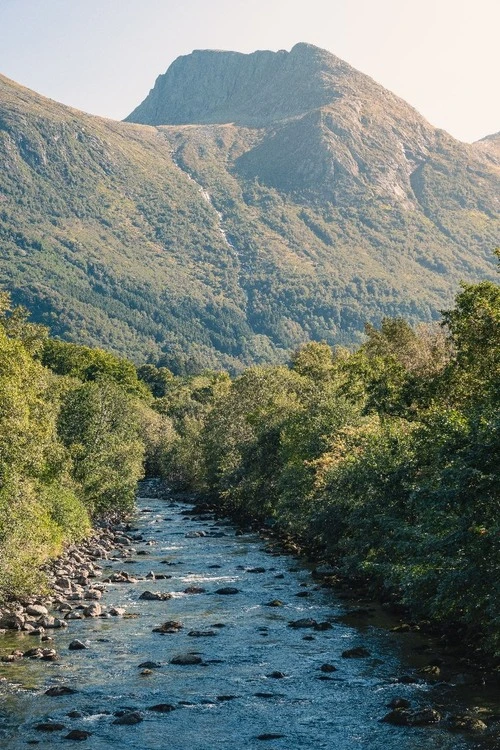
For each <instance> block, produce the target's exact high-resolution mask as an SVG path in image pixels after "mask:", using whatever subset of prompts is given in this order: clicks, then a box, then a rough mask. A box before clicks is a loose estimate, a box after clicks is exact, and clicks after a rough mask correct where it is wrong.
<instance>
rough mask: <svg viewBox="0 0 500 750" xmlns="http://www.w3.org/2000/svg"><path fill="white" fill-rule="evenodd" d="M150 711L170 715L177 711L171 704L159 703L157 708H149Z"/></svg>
mask: <svg viewBox="0 0 500 750" xmlns="http://www.w3.org/2000/svg"><path fill="white" fill-rule="evenodd" d="M148 711H155V712H156V713H158V714H168V713H170V712H171V711H175V706H172V704H171V703H157V704H156V705H155V706H149V707H148Z"/></svg>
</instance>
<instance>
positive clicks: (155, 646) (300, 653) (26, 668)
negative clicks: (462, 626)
mask: <svg viewBox="0 0 500 750" xmlns="http://www.w3.org/2000/svg"><path fill="white" fill-rule="evenodd" d="M186 507H187V506H186V505H185V504H182V503H177V502H171V501H170V500H168V499H167V500H160V499H156V498H139V499H138V512H137V516H136V520H135V522H134V524H133V526H134V529H135V528H137V529H138V530H139V531H140V533H141V534H142V535H143V537H144V541H141V542H137V543H134V549H136V550H137V551H140V550H144V551H147V552H148V554H147V555H144V556H136V555H135V554H133V555H132V559H133V560H134V562H133V563H130V562H128V563H127V564H124V560H123V559H122V560H119V561H118V560H117V561H114V562H108V561H102V563H101V564H102V565H103V566H104V576H105V575H106V574H107V573H109V572H110V571H117V570H120V569H123V570H127V572H129V573H130V574H137V575H138V576H144V575H146V574H147V573H148V572H149V571H151V570H152V571H155V572H158V573H160V572H161V573H164V574H167V575H170V576H172V577H171V578H169V579H168V580H156V581H149V580H142V581H140V582H138V583H135V584H123V583H121V584H108V586H107V589H108V590H107V593H105V595H104V598H103V604H105V605H106V606H111V605H117V606H124V607H126V609H127V612H128V613H129V614H137V615H138V616H137V617H132V618H113V619H111V620H109V619H87V620H81V621H72V622H71V623H70V626H69V628H67V629H66V630H65V631H57V632H56V634H55V636H54V638H55V647H56V648H57V651H58V653H59V654H60V659H59V660H58V661H57V662H54V663H40V662H37V661H31V660H28V659H24V660H21V661H19V662H15V663H13V664H2V665H1V666H0V678H1V679H0V700H1V703H0V748H2V750H18V749H19V748H26V747H27V746H29V745H31V744H36V746H37V747H38V748H40V749H41V750H49V749H52V748H55V747H58V746H68V745H69V746H71V744H72V743H71V742H69V741H68V740H66V739H64V736H65V735H66V734H67V732H68V730H70V729H84V730H87V731H90V732H92V735H91V737H89V738H88V739H87V740H86V741H85V742H82V743H81V744H82V746H83V747H88V748H91V750H105V749H106V750H108V749H110V748H111V749H114V748H116V749H118V748H120V749H121V748H126V749H128V750H167V748H168V750H188V749H189V750H222V749H223V748H231V750H235V749H239V748H258V747H273V748H279V749H280V750H299V749H300V750H307V748H315V750H318V749H319V748H329V749H330V750H333V749H335V750H357V749H358V748H363V749H364V750H472V748H481V750H482V749H483V748H490V749H492V748H494V747H498V746H497V745H495V743H494V742H493V741H492V738H491V737H490V738H488V736H486V735H472V734H457V733H452V732H450V731H448V730H447V729H446V728H445V727H444V724H442V725H437V726H432V727H420V728H406V727H395V726H391V725H389V724H385V723H380V722H379V719H380V718H381V717H382V716H384V714H386V713H387V711H388V709H387V708H386V706H387V704H388V703H389V702H390V700H391V699H393V698H394V697H403V698H407V699H409V700H410V701H411V702H412V705H413V706H415V707H417V706H420V705H422V706H426V705H432V706H434V707H438V708H440V710H442V712H443V713H446V712H447V711H454V710H457V709H458V710H461V711H462V712H463V710H464V708H467V707H472V706H478V705H480V706H486V707H492V705H493V701H494V697H493V696H492V689H491V687H490V688H487V687H482V686H481V685H480V684H479V685H476V686H474V685H472V686H471V685H469V686H467V687H459V686H454V685H452V684H446V685H443V684H441V685H430V684H429V683H428V682H425V681H419V682H418V683H416V684H398V683H396V682H395V679H396V678H397V677H401V676H403V675H407V674H415V673H416V671H417V670H418V668H419V667H421V666H423V665H425V664H426V663H428V662H429V654H427V655H421V654H420V655H419V652H421V651H422V649H421V648H419V646H422V644H423V642H424V641H423V639H422V637H420V636H418V635H415V634H404V635H402V634H395V633H391V632H390V627H391V626H392V625H394V621H389V619H387V622H384V619H383V615H382V614H381V613H380V612H379V611H377V610H374V611H373V612H372V613H371V615H372V616H371V617H367V616H366V612H365V614H364V615H363V616H361V615H359V616H358V617H357V616H356V615H355V614H354V615H353V616H352V617H351V618H350V617H349V616H346V614H347V615H348V612H349V611H352V610H354V609H355V605H353V604H352V603H349V604H346V602H345V601H344V602H343V601H341V600H340V599H338V598H337V597H336V595H335V593H333V592H332V591H331V590H328V589H324V588H323V589H322V588H320V587H319V586H318V585H317V583H318V582H317V581H316V580H314V579H313V578H312V576H311V570H310V566H309V567H308V566H307V565H306V563H301V562H300V561H299V562H297V560H296V559H294V558H291V557H287V556H285V555H282V556H272V555H270V554H266V551H265V548H264V544H265V543H264V542H263V540H262V539H261V538H259V537H258V536H256V535H254V534H243V535H241V536H237V535H235V530H234V528H233V527H232V526H231V525H230V524H228V523H227V522H219V523H216V522H215V521H213V520H210V519H205V520H198V519H194V520H193V519H191V518H190V517H189V516H186V515H183V511H185V510H186ZM214 526H216V527H217V529H218V531H217V529H214ZM201 530H203V531H206V532H208V533H209V534H210V533H214V534H217V533H220V532H224V536H205V537H194V536H186V534H188V533H189V532H193V531H201ZM134 533H135V532H134ZM147 541H153V542H154V546H146V542H147ZM256 567H262V568H265V572H261V573H251V572H248V570H249V569H251V568H256ZM278 576H279V577H278ZM188 586H200V587H203V588H204V589H206V592H205V593H201V594H184V593H182V592H183V590H184V589H185V588H186V587H188ZM223 586H234V587H237V588H238V589H239V593H238V594H236V595H232V596H227V595H226V596H224V595H220V594H216V593H215V590H216V589H218V588H221V587H223ZM145 590H151V591H165V592H171V593H173V595H174V596H173V598H172V599H170V600H168V601H163V602H162V601H144V600H139V599H138V597H139V595H140V594H141V593H142V592H143V591H145ZM304 592H307V593H308V595H307V596H297V594H299V593H302V594H303V593H304ZM273 599H280V600H281V601H282V602H283V603H284V606H283V607H276V608H274V607H269V606H266V603H268V602H269V601H270V600H273ZM364 606H366V605H364ZM303 617H311V618H314V619H315V620H317V621H330V622H331V623H332V625H333V628H332V629H330V630H325V631H324V632H316V631H312V630H303V629H297V630H295V629H293V628H290V627H288V623H289V622H290V621H292V620H297V619H299V618H303ZM339 618H340V619H339ZM166 620H179V621H181V622H182V624H183V629H182V630H180V631H179V632H178V633H175V634H167V635H161V634H158V633H153V632H152V629H153V628H154V627H155V626H158V625H160V624H161V623H163V622H165V621H166ZM215 624H223V625H224V626H225V627H217V628H212V627H211V626H213V625H215ZM192 630H198V631H206V630H213V631H214V632H215V633H216V635H214V636H211V637H204V638H196V637H191V636H189V635H188V633H189V632H190V631H192ZM304 636H306V637H307V639H306V640H304ZM75 638H79V639H81V640H83V641H85V642H86V643H87V644H88V646H89V648H88V649H87V650H81V651H68V644H69V642H70V641H71V640H73V639H75ZM32 645H33V638H30V637H28V636H26V635H23V634H10V635H7V636H3V637H0V653H1V654H4V653H8V652H9V651H10V650H12V649H13V648H21V649H24V650H25V649H27V648H29V647H30V646H32ZM356 646H365V647H366V648H367V649H368V650H369V652H370V654H371V655H370V656H369V657H366V658H361V659H346V658H342V656H341V654H342V652H343V651H345V650H346V649H349V648H352V647H356ZM190 651H195V652H199V654H200V655H201V657H202V658H203V663H202V664H198V665H191V666H180V665H179V666H176V665H173V664H171V663H170V661H171V659H172V658H173V657H175V656H176V655H178V654H186V653H187V652H190ZM148 660H154V661H156V662H159V663H160V664H161V667H160V668H158V669H154V670H152V673H151V674H148V675H141V669H140V668H139V665H140V664H141V663H142V662H145V661H148ZM324 663H329V664H333V665H335V666H336V668H337V671H335V672H331V673H324V672H322V671H321V670H320V667H321V665H322V664H324ZM274 671H277V672H281V673H283V674H284V675H286V676H284V677H282V678H280V679H278V678H276V677H270V676H269V675H270V674H271V673H272V672H274ZM53 685H68V686H71V687H72V688H75V689H76V690H77V691H78V692H77V693H75V694H73V695H67V696H62V697H57V698H54V697H48V696H46V695H44V691H45V690H46V689H47V688H49V687H51V686H53ZM228 696H234V697H233V698H232V699H231V700H220V699H219V698H220V697H228ZM158 703H170V704H174V705H175V706H176V708H175V710H173V711H171V712H170V713H168V714H158V713H154V712H150V711H147V707H148V706H152V705H154V704H158ZM496 708H497V709H498V708H499V706H498V704H497V706H496ZM123 709H133V710H138V711H142V712H143V718H144V720H143V721H142V722H141V723H139V724H137V725H135V726H119V725H114V724H113V723H112V722H113V720H114V717H113V715H112V714H113V712H115V711H118V710H123ZM74 710H77V711H79V712H80V713H81V714H82V715H81V716H80V717H78V718H69V717H68V712H70V711H74ZM49 719H51V720H56V721H58V722H60V723H61V724H64V726H65V728H66V729H65V730H62V731H59V732H51V733H50V735H46V734H42V733H41V732H37V731H35V728H34V727H35V725H36V724H37V723H39V722H41V721H47V720H49ZM262 734H279V735H283V736H282V737H280V738H276V739H270V740H267V741H264V740H259V739H258V737H259V736H260V735H262ZM28 743H29V744H28Z"/></svg>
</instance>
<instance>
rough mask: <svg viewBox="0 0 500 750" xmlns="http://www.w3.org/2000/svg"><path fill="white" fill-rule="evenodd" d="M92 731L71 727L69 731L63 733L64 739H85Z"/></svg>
mask: <svg viewBox="0 0 500 750" xmlns="http://www.w3.org/2000/svg"><path fill="white" fill-rule="evenodd" d="M91 734H92V732H87V731H85V729H72V730H71V732H68V734H66V735H64V739H65V740H78V741H80V742H81V741H82V740H87V739H88V738H89V737H90V736H91Z"/></svg>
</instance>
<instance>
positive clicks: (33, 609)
mask: <svg viewBox="0 0 500 750" xmlns="http://www.w3.org/2000/svg"><path fill="white" fill-rule="evenodd" d="M26 614H27V615H30V616H31V617H42V616H43V615H48V614H49V610H48V609H47V607H44V606H43V604H28V606H27V607H26Z"/></svg>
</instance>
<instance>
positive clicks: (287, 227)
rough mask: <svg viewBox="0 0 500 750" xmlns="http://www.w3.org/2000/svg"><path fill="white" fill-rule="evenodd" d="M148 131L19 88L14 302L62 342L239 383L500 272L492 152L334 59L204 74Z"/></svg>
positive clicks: (7, 208)
mask: <svg viewBox="0 0 500 750" xmlns="http://www.w3.org/2000/svg"><path fill="white" fill-rule="evenodd" d="M172 71H173V72H172ZM263 81H265V82H266V85H265V86H263ZM162 102H163V103H164V106H163V105H162ZM169 109H170V111H171V117H170V119H169V117H168V110H169ZM131 118H134V119H137V120H143V121H146V122H148V123H150V124H149V125H148V124H132V123H130V122H126V123H117V122H113V121H109V120H104V119H101V118H97V117H91V116H89V115H86V114H83V113H80V112H77V111H75V110H72V109H70V108H68V107H64V106H63V105H60V104H57V103H55V102H53V101H50V100H47V99H44V98H43V97H41V96H38V95H37V94H35V93H33V92H31V91H28V90H26V89H24V88H22V87H20V86H18V85H17V84H15V83H13V82H12V81H9V80H8V79H6V78H0V158H1V160H2V165H3V169H2V171H1V173H0V247H1V259H0V284H1V285H2V286H3V287H4V288H5V289H7V290H9V291H11V292H12V294H13V297H14V299H15V300H16V301H17V302H20V303H22V304H24V305H26V306H27V307H28V308H29V309H30V310H31V311H32V313H33V315H34V318H35V320H37V321H39V322H43V323H45V324H48V325H49V326H50V327H51V330H52V333H53V335H55V336H59V337H62V338H65V339H67V340H70V341H78V342H79V343H82V344H86V345H90V346H95V345H100V346H104V347H106V348H108V349H109V350H111V351H114V352H116V353H119V354H126V355H127V356H130V357H132V358H133V359H134V360H136V361H146V360H149V361H154V362H161V363H163V364H166V365H168V366H171V367H173V369H174V370H177V371H179V370H183V369H184V370H187V371H192V370H195V369H197V368H200V367H219V366H223V367H225V368H229V369H231V370H238V369H240V368H241V367H242V365H245V364H250V363H254V362H272V361H278V360H284V359H285V358H286V357H287V356H288V353H289V351H290V350H291V349H293V348H295V347H296V346H297V345H298V344H299V343H301V342H304V341H307V340H310V339H313V340H314V339H316V340H318V339H319V340H322V339H324V340H326V341H327V342H328V343H330V344H335V343H343V344H350V343H355V342H358V341H359V340H360V339H361V338H362V335H363V328H364V324H365V321H367V320H370V321H372V322H375V323H376V322H377V321H379V320H380V319H381V317H382V316H384V315H401V316H404V317H406V318H407V319H408V320H409V321H410V322H417V321H420V320H432V319H435V318H437V316H438V311H439V310H440V309H442V308H443V307H446V305H447V304H449V302H450V301H451V299H452V298H453V295H454V293H455V292H456V289H457V287H458V282H459V280H461V279H465V280H471V279H475V280H477V279H481V278H489V277H491V276H492V275H493V273H494V270H493V262H492V253H491V251H492V249H493V248H494V247H495V245H497V244H498V242H499V239H498V238H499V236H500V232H499V224H500V222H499V211H498V208H499V205H498V204H499V198H498V195H499V191H498V176H499V161H498V159H497V158H496V156H495V153H496V152H495V147H494V146H495V144H494V142H489V143H486V141H482V142H480V143H479V144H475V145H472V146H469V145H466V144H462V143H460V142H458V141H456V140H454V139H453V138H451V136H449V135H447V134H446V133H444V132H443V131H439V130H436V129H434V128H433V127H431V126H430V125H429V124H428V123H427V122H426V121H425V120H423V118H421V117H420V115H419V114H418V113H417V112H416V111H415V110H413V109H412V108H411V107H410V106H409V105H407V104H406V103H405V102H403V101H402V100H400V99H398V98H397V97H395V96H394V95H392V94H391V93H390V92H387V91H385V90H384V89H383V88H382V87H380V86H379V85H378V84H376V83H375V82H373V81H372V80H371V79H369V78H368V77H366V76H364V75H363V74H361V73H359V72H358V71H355V70H353V69H352V68H350V66H348V65H346V64H345V63H342V61H339V60H338V58H335V57H334V56H333V55H330V54H329V53H326V52H324V51H323V50H318V49H317V48H314V47H311V46H309V45H297V47H294V48H293V50H292V51H291V52H290V53H286V52H281V53H270V52H262V53H261V52H259V53H254V54H253V55H238V54H237V53H215V52H197V53H193V55H189V56H187V57H186V58H179V60H178V61H176V62H175V63H174V64H173V65H172V67H171V69H170V71H169V72H167V74H166V75H165V76H161V77H160V79H158V82H157V85H156V86H155V89H153V91H152V92H151V94H150V95H149V97H148V98H147V99H146V101H145V102H144V103H143V104H142V105H141V106H140V107H138V109H137V110H136V111H135V112H134V113H133V114H132V115H131ZM128 119H130V118H128ZM485 143H486V145H485Z"/></svg>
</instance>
